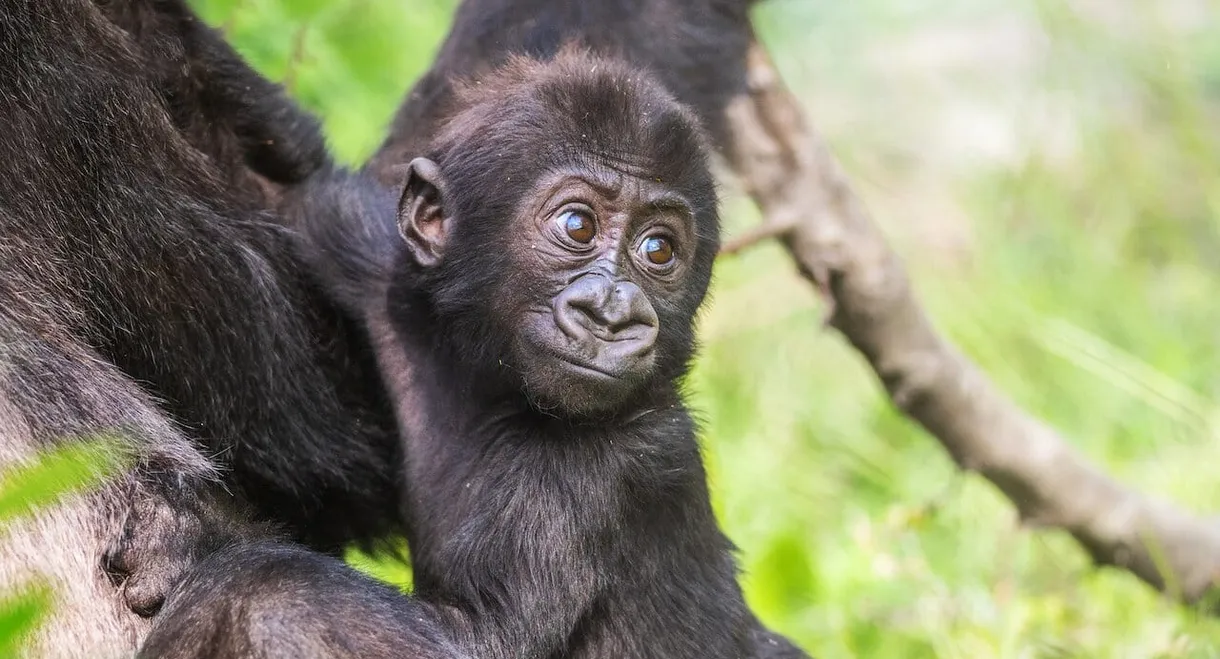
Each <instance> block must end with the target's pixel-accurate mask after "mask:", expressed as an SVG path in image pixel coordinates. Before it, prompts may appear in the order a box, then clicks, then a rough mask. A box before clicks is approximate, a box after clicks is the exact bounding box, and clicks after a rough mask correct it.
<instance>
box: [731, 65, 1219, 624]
mask: <svg viewBox="0 0 1220 659" xmlns="http://www.w3.org/2000/svg"><path fill="white" fill-rule="evenodd" d="M748 70H749V76H750V79H749V91H748V93H746V94H743V95H741V96H740V97H738V98H737V99H735V101H734V102H733V103H732V104H731V106H730V107H729V109H728V121H729V126H730V132H731V135H732V144H730V145H729V149H728V153H729V159H730V164H731V165H732V167H733V169H734V171H735V172H736V173H737V174H738V175H739V176H740V177H741V178H742V180H743V181H744V182H745V185H746V188H747V190H748V192H749V194H750V195H751V196H752V197H753V198H754V200H755V201H756V203H758V205H759V206H760V208H761V209H762V212H763V216H764V225H763V226H764V227H768V228H776V227H778V228H779V229H780V230H779V231H777V232H774V231H772V230H771V229H767V230H766V231H764V232H762V233H760V234H758V235H767V234H769V233H776V234H777V235H778V236H779V237H780V238H781V239H782V240H783V242H784V244H785V245H786V246H787V248H788V250H789V251H790V252H791V255H792V258H793V259H794V260H795V261H796V263H797V266H798V267H799V269H800V270H801V272H802V273H803V274H804V275H805V276H806V277H807V278H809V279H810V280H811V281H813V282H814V283H815V284H817V285H818V286H819V287H820V288H823V289H826V290H829V292H830V294H831V295H832V296H833V300H834V303H835V304H834V307H833V312H832V314H831V316H830V324H831V325H832V326H833V327H835V328H837V329H838V330H840V331H841V332H842V333H843V335H844V336H846V337H847V339H848V340H849V341H850V342H851V343H852V345H854V346H855V347H856V348H857V349H858V350H859V351H860V353H862V354H863V355H864V357H865V359H867V360H868V363H869V364H870V365H871V366H872V367H873V369H874V370H875V371H876V373H877V375H878V377H880V379H881V381H882V382H883V383H884V385H885V388H886V390H887V391H888V392H889V394H890V397H891V398H892V400H893V401H894V404H895V405H897V406H898V407H899V408H900V409H901V410H902V411H903V412H904V413H906V414H907V415H908V416H910V417H911V418H913V419H914V420H916V421H917V422H919V423H920V424H921V425H922V426H923V427H924V428H926V429H927V430H928V431H929V432H930V433H932V434H933V435H934V436H935V437H936V438H937V439H939V440H940V442H941V443H942V444H943V445H944V446H945V448H946V449H947V450H948V451H949V453H950V455H952V457H953V459H954V460H955V461H956V462H957V463H958V464H959V465H960V466H961V467H963V468H964V469H968V470H973V471H977V472H978V473H980V474H982V475H983V476H984V477H985V478H987V479H988V480H989V481H991V482H992V483H994V484H995V485H996V486H997V487H998V488H999V489H1000V490H1001V491H1002V492H1003V493H1004V494H1005V495H1006V496H1007V497H1008V498H1009V499H1011V500H1012V502H1013V504H1014V505H1015V506H1016V507H1017V510H1018V511H1019V513H1020V516H1021V519H1022V520H1023V521H1024V522H1026V523H1028V524H1035V525H1039V526H1045V527H1054V528H1059V529H1063V530H1066V531H1068V532H1069V533H1071V534H1072V536H1073V537H1075V538H1076V540H1077V541H1079V542H1080V544H1081V545H1083V546H1084V547H1085V548H1086V549H1087V550H1088V551H1089V553H1090V554H1091V555H1092V557H1093V559H1094V561H1095V562H1097V563H1098V564H1102V565H1114V566H1118V567H1122V568H1125V569H1127V570H1129V571H1131V572H1132V573H1134V574H1135V575H1136V576H1138V577H1139V578H1141V579H1143V580H1144V581H1146V582H1147V583H1149V584H1151V585H1152V586H1154V587H1156V588H1157V589H1159V590H1161V591H1164V592H1166V593H1168V594H1170V595H1172V596H1175V597H1177V598H1179V599H1181V600H1183V601H1185V602H1197V601H1200V600H1201V599H1202V598H1203V597H1204V595H1206V594H1208V593H1209V591H1213V590H1215V589H1216V586H1217V582H1218V579H1220V524H1216V523H1213V522H1212V521H1205V520H1201V519H1199V518H1197V517H1195V516H1193V515H1190V514H1188V513H1186V512H1184V511H1181V510H1179V509H1177V508H1175V507H1173V506H1171V505H1169V504H1167V503H1162V502H1159V501H1154V500H1151V499H1149V498H1147V497H1145V496H1142V495H1141V494H1139V493H1137V492H1134V491H1132V490H1129V489H1126V488H1124V487H1123V486H1122V485H1120V484H1119V483H1117V482H1116V481H1114V480H1113V479H1111V478H1109V477H1108V476H1107V475H1105V474H1104V473H1102V472H1101V471H1100V470H1098V469H1097V468H1096V467H1094V466H1093V465H1091V464H1090V463H1089V462H1088V461H1087V460H1085V459H1084V458H1083V457H1082V456H1080V455H1079V454H1077V453H1076V452H1075V451H1074V450H1072V449H1071V448H1070V447H1069V446H1068V444H1067V443H1065V442H1064V441H1063V439H1061V438H1060V437H1059V436H1058V435H1057V434H1056V433H1055V432H1054V431H1053V430H1052V429H1050V428H1049V427H1047V426H1046V425H1045V424H1043V423H1041V422H1040V421H1038V420H1036V419H1034V418H1032V417H1030V416H1029V415H1027V414H1025V413H1023V412H1022V411H1021V410H1020V409H1018V408H1017V407H1016V406H1015V405H1014V404H1013V403H1012V402H1011V401H1009V400H1008V399H1007V398H1006V397H1005V396H1004V395H1003V394H1002V393H1001V392H1000V391H999V390H998V389H996V387H995V386H994V385H992V384H991V382H989V381H988V379H987V377H986V376H985V375H984V374H983V373H982V372H981V371H980V370H979V369H978V368H977V367H976V366H975V365H974V364H973V363H971V362H970V361H969V360H968V359H966V358H965V357H964V356H963V355H962V354H961V353H959V352H958V351H957V350H956V349H955V348H954V347H953V346H951V345H950V344H949V343H948V342H947V341H945V340H944V339H943V338H942V337H941V336H940V335H939V334H937V332H936V330H935V329H934V328H933V326H932V324H931V322H930V321H929V320H928V318H927V316H926V315H925V314H924V312H923V310H922V309H921V308H920V306H919V303H918V302H917V301H916V299H915V297H914V296H913V294H912V292H911V288H910V286H909V284H908V281H907V275H906V271H905V269H904V268H903V265H902V263H901V262H900V260H899V259H898V257H897V256H896V255H895V254H894V253H893V252H892V251H891V250H890V249H889V247H888V245H887V244H886V242H885V239H884V238H883V237H882V235H881V233H880V232H879V231H878V229H877V227H876V225H875V224H874V223H873V222H872V220H871V218H870V217H869V215H868V212H867V211H866V209H865V208H864V206H863V204H862V203H861V202H860V200H859V198H858V197H857V196H856V195H855V193H854V192H853V191H852V188H851V186H850V184H849V182H848V180H847V178H846V176H845V175H844V173H843V171H842V170H841V168H840V167H839V165H838V164H837V163H836V162H835V159H834V157H833V156H832V155H831V153H830V151H829V149H828V148H827V147H826V145H825V144H824V143H823V141H822V140H821V139H820V138H819V137H818V136H817V135H816V134H814V132H813V131H812V129H811V128H810V127H809V125H808V124H807V122H806V121H805V119H804V117H803V115H802V112H801V110H800V106H799V104H798V103H797V101H796V99H795V98H794V97H793V96H792V94H791V93H790V92H789V91H788V90H787V89H786V88H785V86H784V84H783V81H782V80H781V79H780V78H779V76H778V75H777V73H776V71H775V69H774V67H773V66H772V64H771V62H770V60H769V58H768V56H767V53H766V52H765V50H764V49H763V48H762V47H761V46H760V45H758V44H757V43H756V44H754V46H753V48H752V50H751V53H750V62H749V67H748ZM757 238H758V236H751V240H756V239H757ZM745 244H748V242H746V241H743V242H741V243H739V244H736V246H737V247H738V248H740V247H742V246H744V245H745Z"/></svg>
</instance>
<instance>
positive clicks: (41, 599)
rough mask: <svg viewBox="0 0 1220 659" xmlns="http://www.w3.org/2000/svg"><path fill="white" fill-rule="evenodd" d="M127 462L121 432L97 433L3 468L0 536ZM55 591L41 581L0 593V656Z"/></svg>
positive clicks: (30, 627) (35, 621)
mask: <svg viewBox="0 0 1220 659" xmlns="http://www.w3.org/2000/svg"><path fill="white" fill-rule="evenodd" d="M124 463H125V454H124V452H123V451H122V450H121V443H120V442H118V441H117V438H115V437H108V436H99V437H94V438H88V439H85V440H80V441H74V442H72V443H67V444H63V445H61V446H59V447H57V448H55V449H53V450H49V451H46V452H44V453H43V454H42V455H40V456H39V457H38V458H37V459H36V460H34V461H32V462H30V463H28V464H22V465H19V466H16V467H13V468H10V469H8V470H7V471H5V472H0V542H4V541H5V538H4V533H5V531H6V529H7V528H8V527H9V526H10V525H12V524H14V523H17V522H19V521H20V520H21V519H22V518H24V517H28V516H30V515H33V514H36V513H37V512H38V511H39V510H41V509H43V508H46V507H48V506H52V505H54V504H55V503H57V502H58V501H60V500H61V499H63V498H64V497H67V496H70V495H72V494H78V493H81V492H84V491H87V490H89V489H92V488H95V487H97V486H98V485H100V484H101V483H102V482H103V481H104V480H105V479H106V478H108V477H109V476H111V475H113V474H114V473H115V472H116V471H117V470H118V468H119V467H120V466H121V465H123V464H124ZM53 595H54V594H53V592H52V590H51V589H50V588H49V587H48V586H47V585H46V584H43V583H39V582H35V583H30V584H27V585H26V586H24V587H23V588H21V589H20V590H19V591H18V592H15V593H14V592H9V593H0V657H8V656H12V655H14V654H15V653H16V650H17V648H18V647H19V646H20V644H21V643H22V641H23V639H24V638H25V637H26V636H27V635H28V634H29V633H30V632H32V631H34V630H35V629H36V628H37V627H38V625H39V624H40V623H41V622H42V621H43V620H44V619H45V618H46V617H47V616H48V615H49V614H50V612H51V607H52V605H53V603H54V597H53Z"/></svg>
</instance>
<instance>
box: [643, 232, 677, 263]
mask: <svg viewBox="0 0 1220 659" xmlns="http://www.w3.org/2000/svg"><path fill="white" fill-rule="evenodd" d="M640 250H641V251H642V252H643V253H644V258H646V259H648V262H649V263H652V264H653V265H667V264H669V263H670V262H671V261H673V260H674V246H673V244H672V243H670V242H669V239H668V238H664V237H662V236H649V237H648V238H645V239H644V243H643V244H642V245H640Z"/></svg>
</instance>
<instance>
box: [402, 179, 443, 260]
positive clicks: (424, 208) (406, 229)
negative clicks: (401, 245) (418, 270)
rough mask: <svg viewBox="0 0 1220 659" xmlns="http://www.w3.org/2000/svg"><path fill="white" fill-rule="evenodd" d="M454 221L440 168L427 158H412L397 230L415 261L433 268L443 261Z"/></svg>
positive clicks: (403, 192)
mask: <svg viewBox="0 0 1220 659" xmlns="http://www.w3.org/2000/svg"><path fill="white" fill-rule="evenodd" d="M451 224H452V223H451V222H450V216H449V213H448V212H447V211H446V209H445V179H444V176H443V175H442V174H441V169H440V167H438V166H437V164H436V163H435V162H432V161H431V160H428V159H427V158H416V159H415V160H412V161H411V164H409V165H408V166H407V182H406V185H405V186H404V188H403V191H402V198H401V199H400V200H399V202H398V233H399V235H401V236H402V239H403V241H405V242H406V244H407V249H409V250H411V255H412V256H413V257H414V258H415V262H416V263H418V264H420V265H421V266H423V267H425V268H431V267H433V266H435V265H437V264H438V263H440V262H441V259H442V258H443V257H444V253H445V244H446V243H447V242H448V240H449V230H450V225H451Z"/></svg>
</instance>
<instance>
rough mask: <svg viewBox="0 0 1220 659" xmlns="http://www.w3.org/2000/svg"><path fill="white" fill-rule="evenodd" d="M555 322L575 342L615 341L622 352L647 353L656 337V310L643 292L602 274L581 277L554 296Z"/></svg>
mask: <svg viewBox="0 0 1220 659" xmlns="http://www.w3.org/2000/svg"><path fill="white" fill-rule="evenodd" d="M555 322H556V324H558V325H559V328H560V329H561V330H563V332H564V334H567V335H568V336H569V337H570V338H572V339H574V340H576V341H579V342H582V343H586V342H594V341H600V342H604V343H611V344H617V349H616V350H615V352H623V353H624V354H640V353H644V352H647V351H648V350H649V349H651V348H652V345H653V343H654V342H655V341H656V337H657V325H658V321H657V313H656V311H655V310H654V309H653V308H652V303H650V302H649V301H648V296H647V295H645V294H644V291H643V290H641V289H640V287H639V286H636V285H635V283H633V282H630V281H624V280H613V279H611V278H609V277H607V276H606V275H604V274H601V273H590V274H586V275H583V276H581V277H580V278H578V279H577V280H576V281H574V282H572V283H571V284H569V285H568V287H567V288H565V289H564V290H563V291H562V292H561V293H560V294H559V295H558V296H556V297H555ZM598 352H600V350H599V351H598Z"/></svg>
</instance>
